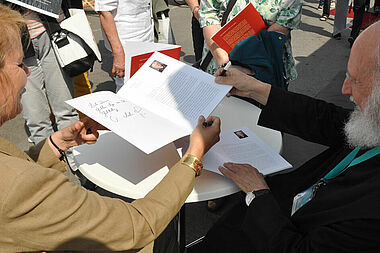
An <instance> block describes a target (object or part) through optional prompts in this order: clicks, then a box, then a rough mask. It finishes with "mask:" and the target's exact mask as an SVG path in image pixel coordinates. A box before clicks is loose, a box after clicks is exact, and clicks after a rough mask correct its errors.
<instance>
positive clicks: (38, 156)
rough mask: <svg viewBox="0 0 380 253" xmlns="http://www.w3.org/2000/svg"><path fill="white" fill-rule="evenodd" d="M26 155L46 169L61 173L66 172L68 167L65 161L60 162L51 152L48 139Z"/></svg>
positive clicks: (33, 147) (32, 148)
mask: <svg viewBox="0 0 380 253" xmlns="http://www.w3.org/2000/svg"><path fill="white" fill-rule="evenodd" d="M26 153H27V154H28V155H29V156H30V157H31V158H32V159H33V160H34V161H35V162H36V163H38V164H39V165H41V166H42V167H45V168H52V169H56V170H59V171H62V172H64V171H66V170H67V165H66V163H65V162H64V161H60V160H59V159H58V157H57V156H56V155H55V154H54V152H53V150H51V148H50V146H49V144H48V142H47V139H46V140H44V141H41V142H40V143H38V144H37V145H34V146H32V147H31V148H30V149H29V150H28V151H26Z"/></svg>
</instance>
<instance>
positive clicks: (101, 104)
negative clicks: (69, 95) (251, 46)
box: [66, 52, 232, 154]
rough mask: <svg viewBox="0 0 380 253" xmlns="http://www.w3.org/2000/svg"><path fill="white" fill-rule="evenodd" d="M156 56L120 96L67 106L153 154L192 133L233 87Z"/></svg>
mask: <svg viewBox="0 0 380 253" xmlns="http://www.w3.org/2000/svg"><path fill="white" fill-rule="evenodd" d="M214 80H215V77H214V76H212V75H210V74H207V73H205V72H202V71H200V70H198V69H195V68H193V67H191V66H188V65H186V64H184V63H182V62H180V61H178V60H175V59H173V58H171V57H169V56H166V55H164V54H161V53H159V52H155V53H154V54H153V55H152V56H151V57H150V58H149V59H148V60H147V61H146V62H145V63H144V65H143V66H142V67H141V68H140V69H139V70H138V71H137V72H136V73H135V74H134V75H133V76H132V78H131V79H129V80H128V81H127V82H126V84H125V85H124V86H123V87H122V88H121V89H120V90H119V92H118V93H117V94H115V93H113V92H110V91H100V92H95V93H92V94H88V95H85V96H81V97H78V98H75V99H71V100H68V101H66V103H68V104H69V105H71V106H73V107H74V108H76V109H78V110H79V111H81V112H82V113H84V114H86V115H87V116H89V117H90V118H92V119H94V120H96V121H97V122H99V123H100V124H102V125H104V126H105V127H107V128H108V129H110V130H111V131H113V132H114V133H116V134H117V135H119V136H120V137H122V138H124V139H125V140H127V141H128V142H130V143H131V144H132V145H134V146H136V147H137V148H139V149H140V150H142V151H143V152H145V153H147V154H149V153H151V152H153V151H155V150H157V149H159V148H160V147H162V146H164V145H166V144H168V143H170V142H173V141H175V140H176V139H178V138H181V137H183V136H186V135H189V134H191V132H192V130H193V129H194V128H195V126H196V125H197V122H198V117H199V115H203V116H205V117H208V116H209V115H210V113H211V112H212V111H213V110H214V109H215V107H216V106H217V105H218V104H219V103H220V101H221V100H222V99H223V97H224V96H225V95H226V94H227V93H228V91H229V90H230V89H231V88H232V86H230V85H218V84H216V83H215V81H214Z"/></svg>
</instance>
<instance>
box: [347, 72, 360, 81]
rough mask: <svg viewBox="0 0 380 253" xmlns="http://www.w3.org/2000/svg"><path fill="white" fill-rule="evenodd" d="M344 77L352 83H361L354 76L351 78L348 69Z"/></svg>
mask: <svg viewBox="0 0 380 253" xmlns="http://www.w3.org/2000/svg"><path fill="white" fill-rule="evenodd" d="M346 78H347V79H348V80H350V81H351V82H353V83H361V82H360V81H358V80H356V79H355V78H353V77H352V76H351V75H350V73H348V71H346Z"/></svg>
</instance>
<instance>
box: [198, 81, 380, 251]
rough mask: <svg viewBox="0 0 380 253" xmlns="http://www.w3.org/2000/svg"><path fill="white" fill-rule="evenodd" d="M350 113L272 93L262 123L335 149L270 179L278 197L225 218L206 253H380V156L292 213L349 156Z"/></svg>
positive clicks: (267, 197)
mask: <svg viewBox="0 0 380 253" xmlns="http://www.w3.org/2000/svg"><path fill="white" fill-rule="evenodd" d="M349 113H350V111H349V110H345V109H343V108H340V107H337V106H335V105H333V104H329V103H326V102H324V101H321V100H316V99H313V98H310V97H307V96H303V95H299V94H294V93H289V92H286V91H282V90H279V89H278V88H272V90H271V93H270V96H269V99H268V103H267V105H266V106H265V107H264V108H263V110H262V112H261V115H260V118H259V124H260V125H262V126H266V127H269V128H272V129H276V130H279V131H282V132H286V133H289V134H292V135H296V136H299V137H301V138H303V139H305V140H308V141H311V142H315V143H319V144H323V145H326V146H329V147H330V148H329V149H328V150H326V151H325V152H323V153H321V154H320V155H318V156H316V157H315V158H313V159H311V160H310V161H308V162H306V163H305V164H304V165H302V166H301V167H300V168H298V169H297V170H295V171H293V172H291V173H287V174H283V175H276V176H272V177H269V178H267V182H268V185H269V186H270V188H271V192H272V193H271V194H266V195H262V196H260V197H258V198H256V199H254V200H253V202H252V203H251V205H250V206H249V207H246V205H245V203H244V202H243V201H242V202H241V203H239V204H238V205H237V206H235V207H234V208H233V209H232V210H231V211H229V212H228V213H227V214H226V215H224V216H223V217H222V218H221V219H220V220H219V221H218V222H217V224H216V225H215V226H214V227H213V228H212V229H211V230H210V231H209V233H208V234H207V235H206V239H205V242H204V245H203V246H204V252H265V253H270V252H302V253H308V252H358V253H359V252H360V253H363V252H380V155H378V156H376V157H374V158H371V159H369V160H367V161H365V162H363V163H360V164H357V165H355V166H352V167H350V168H349V169H348V170H346V171H345V172H344V173H343V174H341V175H339V176H338V177H336V178H335V179H334V180H332V181H331V182H329V183H328V184H327V185H325V186H322V187H321V188H320V189H319V190H318V192H317V193H316V196H315V197H314V199H313V200H312V201H310V202H309V203H307V204H306V205H304V206H303V207H301V208H300V209H299V210H298V211H297V212H296V213H295V214H294V215H293V216H292V217H291V216H290V211H291V206H292V201H293V197H294V196H295V195H296V194H297V193H300V192H302V191H304V190H305V189H307V188H308V187H310V186H311V185H313V184H314V183H316V182H317V181H318V180H319V179H320V178H322V177H323V176H324V175H325V174H326V173H328V172H329V171H330V170H331V169H332V168H334V167H335V166H336V165H337V164H338V163H339V162H340V161H341V160H342V159H343V158H344V157H346V155H347V154H348V153H350V152H351V150H352V149H350V148H349V147H348V146H347V145H346V144H345V136H344V131H343V127H344V123H345V122H346V121H347V119H348V116H349ZM242 116H243V117H249V115H242ZM364 152H365V150H363V151H362V150H361V151H360V152H359V154H358V156H359V155H360V154H362V153H364Z"/></svg>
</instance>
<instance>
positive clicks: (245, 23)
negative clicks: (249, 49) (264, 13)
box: [211, 3, 267, 53]
mask: <svg viewBox="0 0 380 253" xmlns="http://www.w3.org/2000/svg"><path fill="white" fill-rule="evenodd" d="M266 27H267V26H266V24H265V22H264V20H263V19H262V17H261V15H260V13H259V12H258V11H257V10H256V8H255V7H254V6H253V4H252V3H249V4H248V5H247V6H246V7H245V8H244V9H243V10H241V11H240V12H239V13H238V14H237V15H236V16H235V17H234V18H233V19H231V20H230V21H229V22H228V23H227V24H225V25H224V26H223V27H222V28H220V29H219V30H218V31H217V32H216V33H215V34H214V35H213V36H212V37H211V39H212V40H213V41H215V43H216V44H218V46H219V47H220V48H222V49H224V50H225V51H226V52H227V53H229V52H231V50H232V49H233V48H234V46H235V45H236V44H237V43H238V42H239V41H242V40H244V39H246V38H248V37H249V36H251V35H257V34H258V33H259V32H260V31H261V30H262V29H264V28H266Z"/></svg>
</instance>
